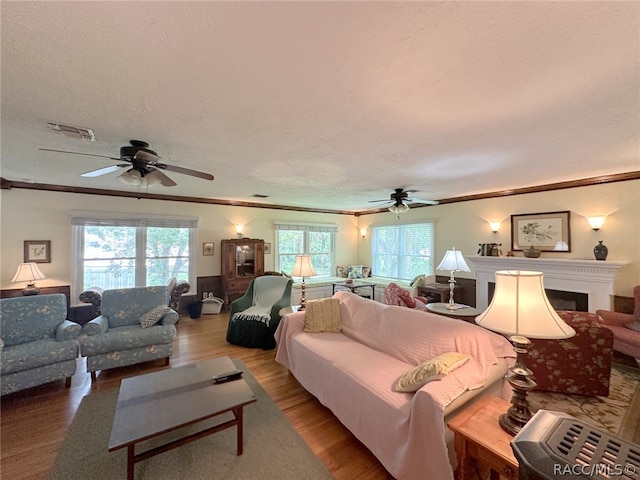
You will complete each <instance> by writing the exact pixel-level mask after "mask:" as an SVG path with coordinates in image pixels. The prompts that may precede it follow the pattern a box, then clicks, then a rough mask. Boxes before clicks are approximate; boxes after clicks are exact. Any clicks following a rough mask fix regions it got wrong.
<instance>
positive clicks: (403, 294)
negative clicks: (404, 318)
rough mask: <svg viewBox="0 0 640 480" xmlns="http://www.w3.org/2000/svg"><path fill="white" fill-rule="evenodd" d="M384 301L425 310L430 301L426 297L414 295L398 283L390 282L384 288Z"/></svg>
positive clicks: (389, 303) (388, 303)
mask: <svg viewBox="0 0 640 480" xmlns="http://www.w3.org/2000/svg"><path fill="white" fill-rule="evenodd" d="M384 303H386V304H387V305H399V306H401V307H408V308H417V309H418V310H424V309H425V308H426V305H427V303H429V301H428V300H427V299H426V298H424V297H418V296H416V297H412V296H411V294H410V293H409V292H408V291H407V290H406V289H404V288H402V287H401V286H399V285H398V284H396V283H390V284H389V285H387V286H386V287H385V289H384Z"/></svg>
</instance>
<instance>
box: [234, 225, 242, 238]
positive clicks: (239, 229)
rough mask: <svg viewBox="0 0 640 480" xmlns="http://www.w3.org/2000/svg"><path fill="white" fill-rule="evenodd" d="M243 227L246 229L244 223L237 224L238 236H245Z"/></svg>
mask: <svg viewBox="0 0 640 480" xmlns="http://www.w3.org/2000/svg"><path fill="white" fill-rule="evenodd" d="M243 229H244V225H242V224H237V225H236V233H237V234H238V238H244V235H243V234H242V230H243Z"/></svg>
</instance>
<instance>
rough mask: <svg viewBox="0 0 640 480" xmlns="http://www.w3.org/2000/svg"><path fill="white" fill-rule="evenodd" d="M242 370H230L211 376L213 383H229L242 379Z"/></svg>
mask: <svg viewBox="0 0 640 480" xmlns="http://www.w3.org/2000/svg"><path fill="white" fill-rule="evenodd" d="M243 373H244V370H231V371H230V372H225V373H220V374H218V375H214V376H213V383H224V382H231V381H232V380H238V379H239V378H242V374H243Z"/></svg>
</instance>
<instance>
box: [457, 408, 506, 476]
mask: <svg viewBox="0 0 640 480" xmlns="http://www.w3.org/2000/svg"><path fill="white" fill-rule="evenodd" d="M508 408H509V402H507V401H505V400H503V399H501V398H498V397H494V396H491V395H487V396H485V397H483V398H481V399H480V400H478V401H477V402H475V403H473V404H471V405H470V406H469V407H467V408H466V409H464V410H463V411H462V412H461V413H459V414H458V415H456V416H455V417H454V418H453V419H451V420H450V421H449V422H448V424H447V425H448V427H449V428H450V429H451V431H453V434H454V442H455V447H456V456H457V459H458V468H457V469H456V480H470V479H476V478H478V476H477V475H480V478H490V479H491V480H500V479H505V480H518V461H517V460H516V458H515V456H514V455H513V451H512V450H511V440H512V439H513V437H512V436H511V435H509V434H508V433H507V432H505V431H504V430H502V428H501V427H500V425H499V424H498V417H500V415H502V414H503V413H505V412H506V411H507V409H508ZM487 473H488V474H489V476H488V477H487Z"/></svg>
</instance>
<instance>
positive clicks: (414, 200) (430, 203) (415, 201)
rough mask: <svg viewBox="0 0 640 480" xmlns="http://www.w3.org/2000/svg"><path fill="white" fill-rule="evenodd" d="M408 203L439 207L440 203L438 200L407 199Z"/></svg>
mask: <svg viewBox="0 0 640 480" xmlns="http://www.w3.org/2000/svg"><path fill="white" fill-rule="evenodd" d="M406 201H407V202H409V203H422V204H424V205H438V204H439V203H440V202H438V201H437V200H423V199H422V198H412V199H406Z"/></svg>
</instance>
